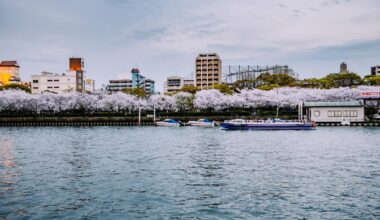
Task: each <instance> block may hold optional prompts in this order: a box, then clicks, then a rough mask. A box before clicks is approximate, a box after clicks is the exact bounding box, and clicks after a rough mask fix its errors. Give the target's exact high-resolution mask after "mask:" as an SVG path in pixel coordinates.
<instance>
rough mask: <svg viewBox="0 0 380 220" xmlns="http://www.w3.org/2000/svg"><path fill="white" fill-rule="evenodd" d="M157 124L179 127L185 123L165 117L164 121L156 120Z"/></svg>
mask: <svg viewBox="0 0 380 220" xmlns="http://www.w3.org/2000/svg"><path fill="white" fill-rule="evenodd" d="M156 125H157V126H165V127H179V126H183V123H182V122H180V121H176V120H174V119H165V120H163V121H158V122H156Z"/></svg>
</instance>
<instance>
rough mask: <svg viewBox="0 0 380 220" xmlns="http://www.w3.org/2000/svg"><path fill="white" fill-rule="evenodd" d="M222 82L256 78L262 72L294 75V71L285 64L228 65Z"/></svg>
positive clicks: (228, 82)
mask: <svg viewBox="0 0 380 220" xmlns="http://www.w3.org/2000/svg"><path fill="white" fill-rule="evenodd" d="M227 68H228V69H227V70H226V72H227V73H226V74H223V76H224V82H225V83H227V84H231V83H233V82H236V81H238V80H256V78H257V77H259V76H260V75H261V74H263V73H269V74H289V75H291V76H294V75H295V74H294V71H293V70H292V69H290V68H289V67H288V66H287V65H274V66H252V65H247V66H243V65H228V67H227Z"/></svg>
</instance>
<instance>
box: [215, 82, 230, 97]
mask: <svg viewBox="0 0 380 220" xmlns="http://www.w3.org/2000/svg"><path fill="white" fill-rule="evenodd" d="M214 89H217V90H219V92H221V93H224V94H229V95H231V94H232V93H233V91H232V89H231V88H230V87H229V86H228V85H226V84H216V85H214Z"/></svg>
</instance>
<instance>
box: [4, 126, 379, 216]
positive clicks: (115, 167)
mask: <svg viewBox="0 0 380 220" xmlns="http://www.w3.org/2000/svg"><path fill="white" fill-rule="evenodd" d="M379 135H380V130H379V129H378V128H364V127H320V128H317V129H316V130H313V131H224V130H220V129H219V128H197V127H182V128H166V127H1V128H0V219H138V218H140V219H236V218H240V219H253V218H254V219H379V218H380V136H379Z"/></svg>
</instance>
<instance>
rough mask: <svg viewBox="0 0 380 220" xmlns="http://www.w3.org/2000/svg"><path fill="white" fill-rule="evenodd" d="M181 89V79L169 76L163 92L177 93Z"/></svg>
mask: <svg viewBox="0 0 380 220" xmlns="http://www.w3.org/2000/svg"><path fill="white" fill-rule="evenodd" d="M182 87H183V77H179V76H169V77H168V78H167V79H166V82H165V84H164V92H177V91H179V90H180V89H181V88H182Z"/></svg>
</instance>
